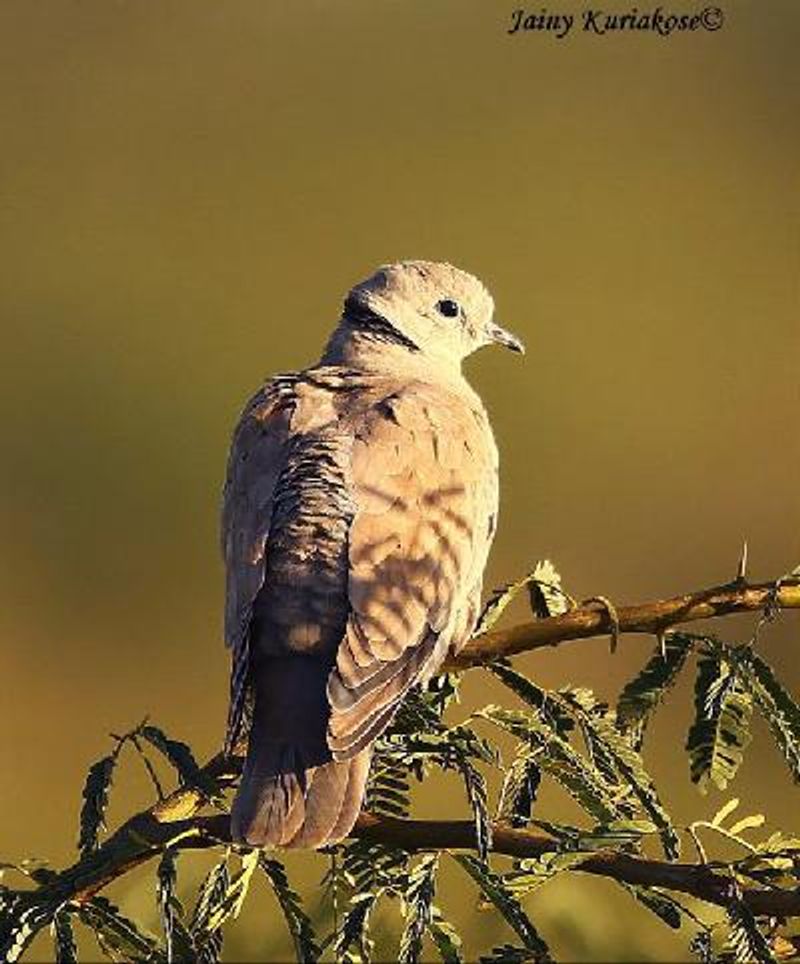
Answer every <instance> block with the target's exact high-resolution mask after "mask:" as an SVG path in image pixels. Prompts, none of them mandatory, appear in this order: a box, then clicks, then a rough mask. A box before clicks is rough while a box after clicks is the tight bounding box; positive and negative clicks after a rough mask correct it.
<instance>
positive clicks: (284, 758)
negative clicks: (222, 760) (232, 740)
mask: <svg viewBox="0 0 800 964" xmlns="http://www.w3.org/2000/svg"><path fill="white" fill-rule="evenodd" d="M329 673H330V663H329V661H325V660H318V659H314V658H304V657H300V656H290V657H285V658H280V657H273V658H268V659H264V660H263V661H262V662H261V663H260V664H259V665H257V666H256V670H255V690H256V693H255V707H254V712H253V722H252V727H251V730H250V740H249V745H248V750H247V759H246V761H245V765H244V771H243V773H242V780H241V783H240V785H239V792H238V793H237V795H236V799H235V800H234V803H233V810H232V812H231V833H232V835H233V838H234V840H239V841H241V842H242V843H248V844H250V845H251V846H254V847H304V848H309V849H311V848H316V847H324V846H326V845H327V844H333V843H337V842H338V841H339V840H342V839H344V838H345V837H346V836H347V835H348V834H349V833H350V831H351V830H352V828H353V824H354V823H355V822H356V817H358V812H359V810H360V809H361V803H362V801H363V799H364V788H365V786H366V782H367V774H368V773H369V763H370V752H371V751H370V748H369V747H367V748H365V749H364V750H362V751H361V752H360V753H357V754H355V755H354V756H352V757H351V758H350V759H347V760H341V761H338V760H334V759H333V757H332V754H331V751H330V749H329V748H328V743H327V729H328V717H329V715H330V708H329V706H328V701H327V697H326V695H325V694H326V686H327V679H328V675H329Z"/></svg>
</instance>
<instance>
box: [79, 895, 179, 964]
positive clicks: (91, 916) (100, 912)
mask: <svg viewBox="0 0 800 964" xmlns="http://www.w3.org/2000/svg"><path fill="white" fill-rule="evenodd" d="M77 914H78V916H79V917H80V919H81V920H82V921H83V922H84V924H86V925H87V926H88V927H90V928H91V929H92V930H93V931H94V933H95V936H96V938H97V942H98V944H99V945H100V949H101V950H102V951H103V953H104V954H106V955H107V956H108V957H110V958H111V960H112V961H119V962H121V964H161V962H166V956H165V955H164V954H163V953H162V952H161V950H160V948H159V946H158V943H157V942H156V940H155V938H154V937H152V936H151V935H150V934H146V933H144V932H143V931H141V930H140V929H139V927H138V926H137V925H136V924H135V923H134V922H133V921H132V920H130V919H129V918H128V917H125V915H124V914H122V913H121V911H120V910H119V908H118V907H116V906H115V905H114V904H112V903H111V901H110V900H107V899H106V898H105V897H93V898H92V899H91V900H89V901H86V902H85V903H82V904H79V905H78V910H77Z"/></svg>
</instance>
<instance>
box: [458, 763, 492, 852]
mask: <svg viewBox="0 0 800 964" xmlns="http://www.w3.org/2000/svg"><path fill="white" fill-rule="evenodd" d="M457 766H458V769H459V771H460V772H461V776H462V779H463V780H464V787H465V789H466V791H467V799H468V800H469V805H470V807H471V808H472V813H473V818H474V820H475V842H476V849H477V851H478V856H479V857H480V859H481V860H482V861H484V863H485V862H486V859H487V857H488V854H489V850H490V849H491V846H492V823H491V820H490V818H489V810H488V805H487V802H486V781H485V780H484V778H483V774H482V773H480V772H479V771H478V770H476V769H475V767H474V766H473V765H472V763H471V762H470V761H469V760H468V759H467V758H466V757H463V758H462V759H459V761H458V763H457Z"/></svg>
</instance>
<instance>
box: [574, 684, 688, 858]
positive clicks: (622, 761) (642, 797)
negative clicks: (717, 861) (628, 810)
mask: <svg viewBox="0 0 800 964" xmlns="http://www.w3.org/2000/svg"><path fill="white" fill-rule="evenodd" d="M558 695H559V696H560V698H561V699H562V700H563V701H564V705H565V706H566V707H568V708H569V710H570V711H571V712H572V713H573V714H574V716H575V718H576V719H577V720H578V722H579V723H580V725H581V728H582V729H583V730H584V731H586V732H587V733H589V734H590V736H591V739H592V740H593V741H594V742H596V743H597V745H599V746H600V747H601V748H602V750H603V753H604V755H605V756H607V757H608V758H609V759H610V760H611V761H613V764H614V766H615V767H616V769H617V770H618V771H619V773H620V774H621V775H622V777H623V778H624V780H625V781H626V782H627V784H628V785H629V786H630V789H631V791H632V792H633V794H634V796H635V797H636V798H637V799H638V801H639V803H640V805H641V807H642V809H643V810H644V811H645V813H646V814H647V815H648V816H649V817H650V819H651V820H653V822H654V823H655V824H656V826H657V827H658V828H659V830H660V831H661V841H662V844H663V846H664V853H665V854H666V855H667V857H668V858H669V859H671V860H675V859H677V857H678V855H679V853H680V839H679V837H678V834H677V833H676V831H675V828H674V827H673V825H672V820H671V819H670V816H669V814H668V813H667V811H666V809H665V808H664V805H663V804H662V803H661V800H660V798H659V795H658V791H657V790H656V787H655V784H654V783H653V780H652V778H651V777H650V775H649V774H648V772H647V771H646V770H645V768H644V762H643V761H642V758H641V756H640V755H639V753H638V752H637V751H636V750H635V749H634V748H633V746H632V745H631V744H630V743H629V742H628V741H627V740H626V739H625V737H624V736H622V735H621V734H620V732H619V730H618V729H617V728H616V726H615V725H614V718H613V716H612V715H610V714H607V713H605V712H603V711H602V708H601V707H600V706H599V704H598V703H597V702H596V701H595V699H594V697H593V696H592V694H591V692H590V691H588V690H576V689H563V690H560V691H559V694H558Z"/></svg>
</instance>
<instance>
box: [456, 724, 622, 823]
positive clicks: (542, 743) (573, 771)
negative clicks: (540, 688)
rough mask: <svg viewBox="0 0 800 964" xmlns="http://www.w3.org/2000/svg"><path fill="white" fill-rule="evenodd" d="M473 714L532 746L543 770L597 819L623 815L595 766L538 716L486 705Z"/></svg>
mask: <svg viewBox="0 0 800 964" xmlns="http://www.w3.org/2000/svg"><path fill="white" fill-rule="evenodd" d="M474 715H475V716H477V717H482V718H484V719H487V720H489V721H490V722H492V723H494V724H495V725H496V726H499V727H501V728H502V729H504V730H506V731H507V732H509V733H512V734H514V736H516V737H517V738H518V739H520V740H524V741H526V742H528V743H530V745H531V748H532V750H534V751H535V753H536V762H537V764H538V766H539V767H540V768H541V769H542V771H543V772H545V773H548V774H549V775H550V776H552V777H553V778H554V779H555V780H557V781H558V782H559V783H560V784H561V785H562V786H563V787H564V789H565V790H567V791H568V792H569V793H570V794H571V795H572V796H573V797H574V798H575V799H576V800H577V801H578V803H579V804H580V805H581V806H582V807H583V808H584V810H586V812H587V813H589V814H591V815H592V816H593V817H594V818H595V819H596V820H598V821H600V822H601V823H609V822H611V821H613V820H616V819H618V818H620V817H623V816H624V814H623V813H621V811H620V809H619V807H618V806H617V804H616V802H615V801H614V799H613V796H612V794H611V791H610V788H609V787H608V786H607V785H606V784H605V782H604V781H603V780H602V779H601V777H600V776H599V774H598V773H597V772H596V771H595V769H594V767H592V766H591V765H590V763H589V762H588V761H587V760H586V759H585V758H584V757H583V756H581V754H580V753H578V752H577V750H575V749H574V748H573V747H572V746H571V744H570V743H569V742H568V741H567V740H565V739H563V738H562V737H560V736H559V735H558V734H557V732H556V731H555V730H553V729H551V727H550V726H548V725H547V724H545V723H543V722H542V720H541V719H540V718H539V716H538V715H536V714H533V713H528V712H526V711H523V710H505V709H503V708H502V707H499V706H485V707H483V709H482V710H479V711H478V712H477V713H476V714H474Z"/></svg>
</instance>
